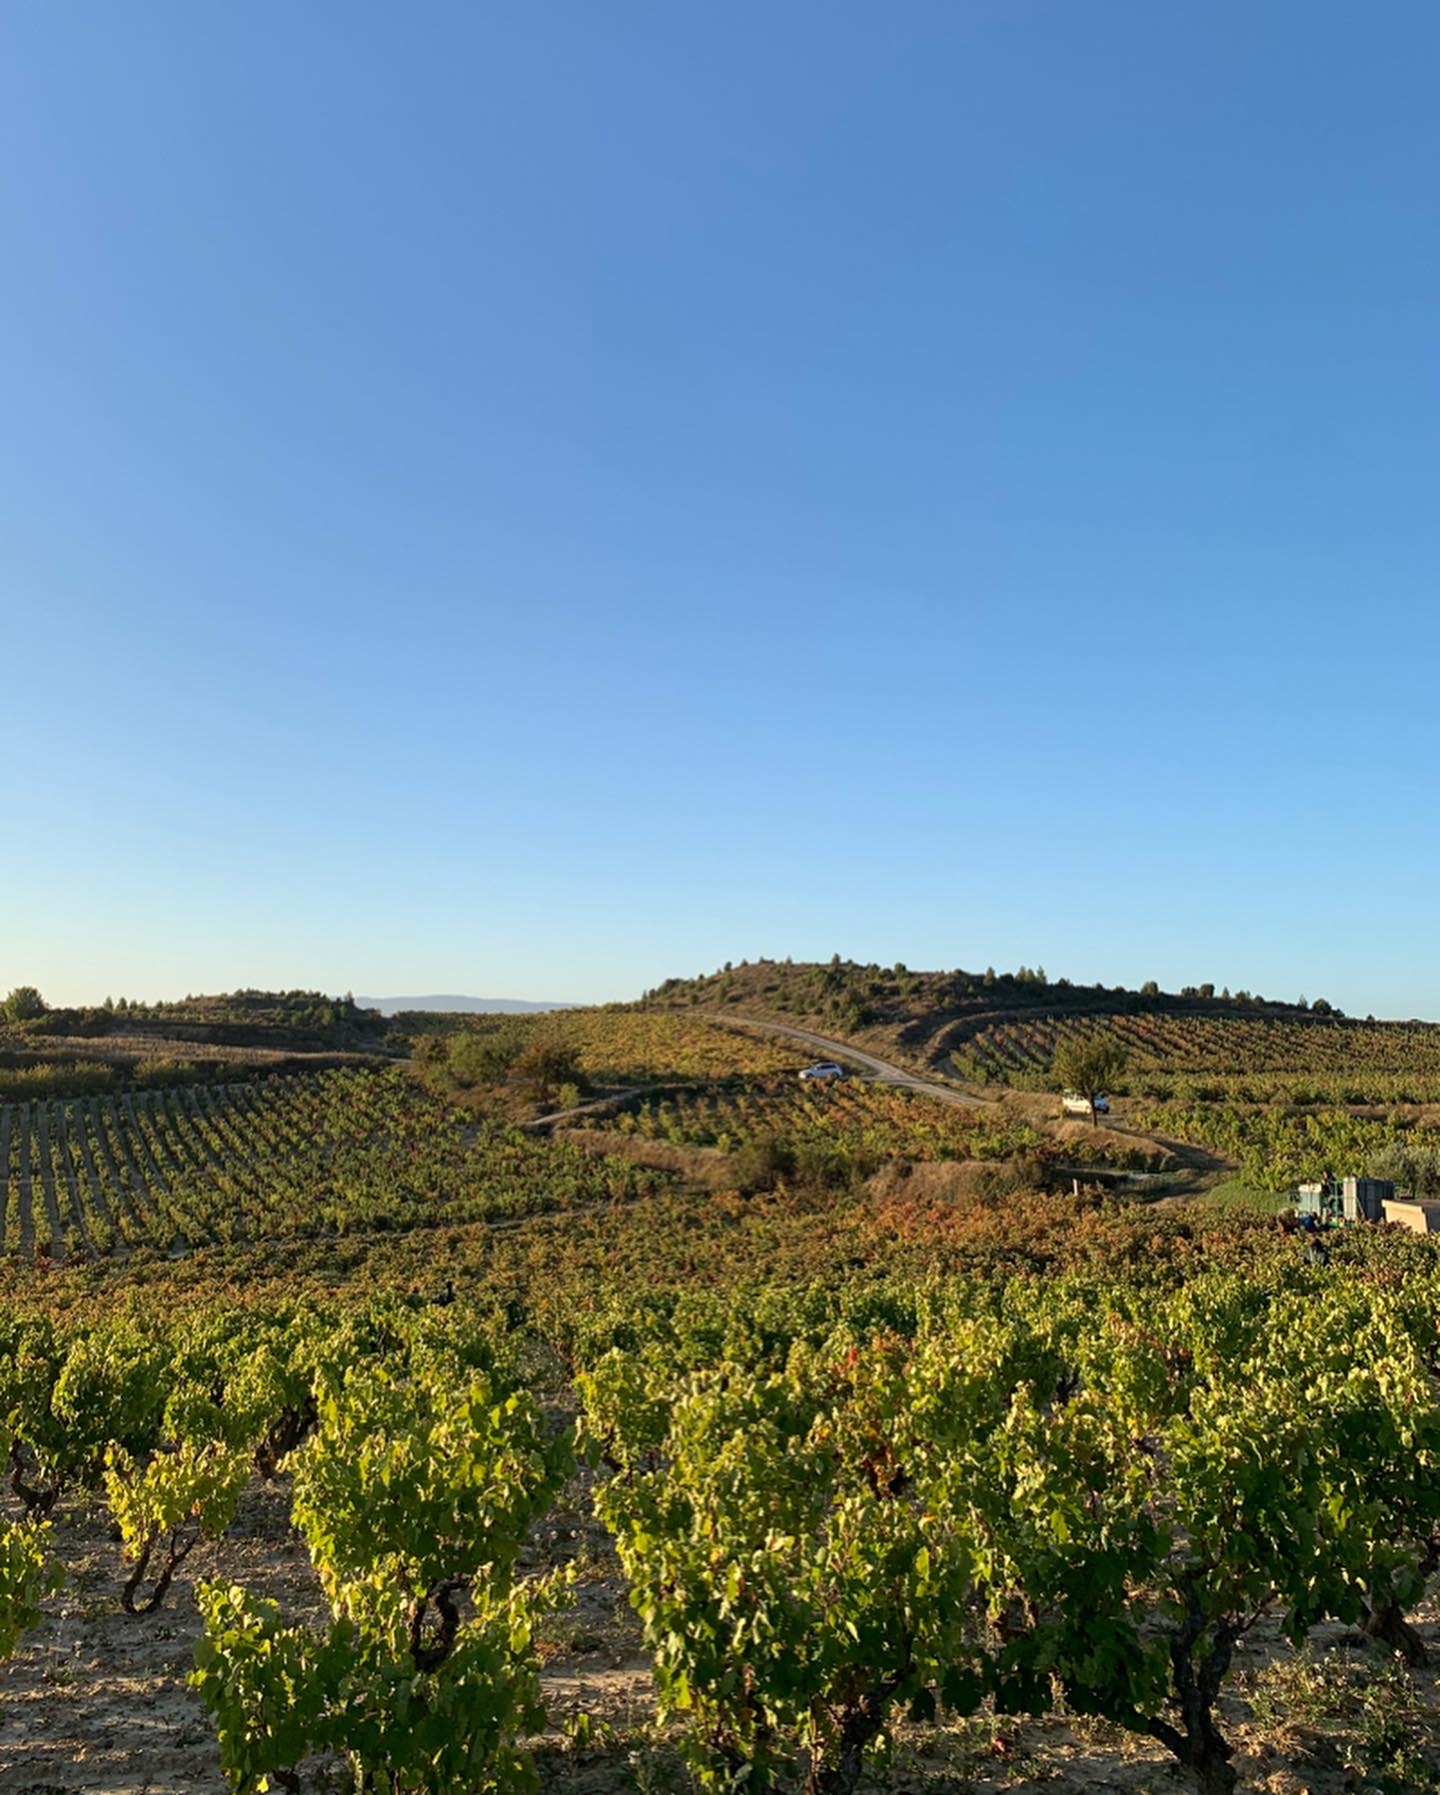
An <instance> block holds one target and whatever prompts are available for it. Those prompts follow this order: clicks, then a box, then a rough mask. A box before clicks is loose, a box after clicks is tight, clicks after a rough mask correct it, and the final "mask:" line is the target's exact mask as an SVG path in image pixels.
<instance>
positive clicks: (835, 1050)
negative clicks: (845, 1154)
mask: <svg viewBox="0 0 1440 1795" xmlns="http://www.w3.org/2000/svg"><path fill="white" fill-rule="evenodd" d="M706 1021H707V1022H714V1023H716V1024H718V1025H719V1026H720V1027H722V1028H742V1029H755V1030H758V1031H759V1032H760V1033H761V1034H767V1035H788V1036H789V1037H790V1039H791V1040H792V1041H803V1042H804V1044H805V1045H806V1046H807V1047H814V1048H818V1049H819V1051H820V1052H822V1053H823V1054H824V1055H825V1056H826V1058H827V1059H832V1060H836V1061H838V1062H839V1063H840V1064H841V1065H844V1064H846V1063H849V1064H850V1065H852V1066H861V1067H863V1068H864V1070H865V1071H866V1072H868V1073H869V1074H870V1076H871V1078H872V1079H873V1080H874V1082H875V1083H876V1084H894V1085H900V1086H902V1087H903V1088H904V1089H905V1090H907V1091H923V1092H924V1094H925V1095H926V1096H927V1097H938V1098H939V1100H940V1101H941V1102H942V1103H951V1104H954V1105H955V1107H956V1108H957V1109H975V1108H977V1107H979V1106H980V1105H982V1104H990V1105H994V1104H997V1103H998V1102H999V1098H997V1097H981V1096H977V1095H976V1093H975V1092H973V1091H968V1090H965V1089H964V1088H963V1087H961V1086H959V1085H951V1084H936V1083H935V1082H934V1081H933V1080H932V1079H928V1078H922V1077H920V1075H919V1074H918V1073H916V1072H907V1071H906V1070H905V1068H904V1067H903V1066H894V1065H891V1063H890V1062H889V1060H881V1059H876V1057H875V1055H874V1054H873V1053H865V1052H863V1051H862V1050H861V1049H860V1048H859V1047H852V1046H851V1045H850V1043H849V1042H848V1041H832V1040H831V1039H830V1038H829V1037H828V1036H827V1035H817V1034H815V1033H814V1032H813V1030H811V1029H808V1028H795V1027H793V1026H792V1025H791V1024H790V1023H788V1022H765V1021H762V1020H761V1019H760V1018H759V1017H758V1016H707V1017H706Z"/></svg>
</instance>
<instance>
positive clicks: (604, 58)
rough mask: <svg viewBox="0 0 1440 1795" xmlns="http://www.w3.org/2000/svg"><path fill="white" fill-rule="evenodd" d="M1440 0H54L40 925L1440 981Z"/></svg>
mask: <svg viewBox="0 0 1440 1795" xmlns="http://www.w3.org/2000/svg"><path fill="white" fill-rule="evenodd" d="M1437 55H1440V15H1437V14H1436V12H1435V10H1434V8H1433V7H1429V6H1421V5H1403V4H1395V5H1391V6H1388V7H1386V8H1383V9H1378V10H1377V9H1374V8H1367V7H1361V6H1359V5H1347V6H1338V5H1330V4H1317V3H1316V0H1306V3H1304V4H1279V3H1273V4H1272V3H1267V4H1266V5H1265V6H1263V7H1255V6H1252V5H1239V4H1219V5H1210V6H1206V7H1203V8H1200V7H1196V8H1189V9H1180V8H1171V7H1156V6H1152V5H1149V4H1144V3H1142V0H1134V3H1132V4H1113V3H1111V4H1105V3H1097V4H1095V5H1087V6H1084V7H1080V6H1069V5H1062V4H1059V3H1058V0H1055V3H1053V4H1048V5H1035V4H1028V3H1026V0H1009V3H1006V4H999V3H998V0H997V3H995V4H989V5H964V4H958V3H956V0H947V3H945V4H939V5H925V4H920V3H918V0H916V3H912V4H909V5H907V6H905V7H901V8H879V7H874V6H857V5H845V4H840V5H836V4H828V3H827V4H826V5H824V6H820V5H798V4H797V5H784V6H775V5H768V4H767V5H759V4H751V5H745V4H741V5H734V6H727V7H723V8H720V7H707V8H702V7H698V6H691V5H685V4H681V5H676V4H664V5H661V4H656V5H653V6H638V5H629V4H623V3H619V0H617V3H616V4H608V5H605V6H603V7H602V6H586V5H580V4H557V5H555V6H544V7H541V6H519V5H513V4H512V5H490V6H481V5H475V4H468V3H467V4H464V5H459V4H457V5H453V6H449V5H425V4H419V5H415V6H408V7H404V8H396V7H392V6H380V5H362V4H355V3H354V0H347V3H346V4H344V5H340V4H322V3H320V0H310V3H309V4H307V5H306V6H304V7H294V6H282V5H279V4H259V5H250V6H246V7H220V6H195V5H192V4H189V3H188V0H187V3H186V4H183V5H182V4H178V3H177V4H173V5H160V4H153V3H146V0H137V4H135V5H131V6H126V7H107V8H87V9H75V8H67V7H60V6H55V5H52V4H50V3H49V0H28V3H27V0H17V3H16V4H12V5H10V6H7V7H6V8H5V9H4V11H3V13H0V242H3V243H4V245H5V251H4V255H3V258H0V626H3V630H0V642H3V645H4V655H3V664H4V669H5V685H4V698H3V702H0V756H3V758H0V766H3V769H4V775H3V776H4V782H5V799H6V802H5V806H4V810H5V819H6V835H5V840H6V854H5V861H6V866H5V877H4V880H3V884H0V987H8V985H10V984H12V983H16V982H19V981H21V980H25V981H26V982H35V983H38V984H39V985H40V986H41V988H42V989H43V990H44V991H45V993H46V995H47V996H49V997H50V998H51V999H52V1001H62V1000H76V999H83V998H92V997H99V996H103V995H104V994H105V993H106V992H114V993H116V994H118V993H120V992H122V991H123V992H125V993H127V994H129V995H134V996H148V997H157V996H165V995H176V994H182V993H184V992H186V991H190V990H199V989H217V988H226V987H230V986H233V985H236V984H279V985H287V986H288V985H295V984H303V985H307V986H308V985H317V986H321V987H324V988H327V989H335V990H343V989H345V988H347V987H348V988H352V989H354V990H357V991H368V992H372V993H379V994H386V993H391V992H426V991H472V992H479V993H482V994H485V995H507V994H508V995H516V996H530V997H554V998H576V999H588V998H606V997H621V996H629V995H633V994H634V993H636V992H637V991H638V990H640V989H641V988H643V987H645V986H647V985H650V984H652V983H655V982H658V981H659V980H660V979H662V978H664V977H665V976H667V975H668V974H670V973H693V972H696V971H700V970H702V969H709V968H711V967H713V966H714V965H716V964H718V963H719V962H721V961H723V960H726V959H737V960H738V959H740V958H742V957H754V956H756V955H758V954H772V955H776V956H783V955H785V954H787V953H790V954H793V955H794V956H795V957H796V958H805V957H812V956H819V957H828V956H829V955H830V954H831V953H832V952H835V951H839V952H841V953H843V954H847V955H853V956H855V957H856V958H859V959H862V960H866V959H872V958H873V959H876V960H880V961H884V962H887V963H888V962H890V961H893V960H895V959H897V958H898V959H903V960H905V961H906V962H908V963H909V964H911V965H915V966H967V967H983V966H985V965H986V964H987V963H994V964H995V965H997V966H1001V967H1005V966H1013V965H1015V964H1018V963H1020V962H1022V961H1023V962H1026V963H1030V964H1034V963H1036V962H1040V963H1043V964H1044V965H1045V966H1046V967H1047V969H1048V970H1049V971H1050V972H1051V973H1052V974H1058V973H1061V972H1064V973H1067V974H1068V975H1069V976H1071V977H1072V978H1075V979H1077V980H1087V981H1088V980H1092V979H1104V980H1105V981H1106V982H1107V983H1115V982H1121V981H1124V982H1138V981H1139V980H1142V979H1145V978H1150V977H1155V978H1158V979H1160V981H1161V982H1162V984H1165V985H1171V986H1174V985H1179V984H1180V983H1186V982H1199V981H1201V980H1205V979H1213V980H1214V981H1215V982H1216V983H1217V984H1221V983H1228V984H1230V985H1232V986H1236V987H1239V986H1247V987H1250V988H1252V989H1258V990H1261V991H1264V992H1266V993H1267V994H1273V995H1277V996H1285V997H1293V996H1295V995H1297V994H1299V993H1300V992H1304V993H1306V994H1307V995H1309V996H1312V997H1313V996H1315V995H1318V994H1322V993H1323V994H1324V995H1326V996H1328V997H1330V998H1331V999H1332V1000H1333V1001H1335V1002H1337V1003H1340V1004H1342V1005H1344V1006H1345V1007H1346V1008H1347V1009H1351V1010H1355V1011H1358V1012H1360V1013H1364V1012H1365V1011H1367V1010H1372V1009H1373V1010H1375V1011H1376V1012H1377V1013H1380V1014H1397V1015H1411V1014H1420V1015H1432V1016H1434V1015H1440V969H1437V967H1436V965H1435V963H1434V961H1433V960H1432V958H1431V956H1430V954H1429V952H1428V951H1427V950H1428V946H1429V939H1430V931H1431V920H1432V913H1433V903H1432V901H1431V896H1430V893H1431V889H1432V887H1433V886H1434V884H1435V881H1436V879H1437V876H1440V836H1437V827H1436V821H1435V816H1434V807H1433V803H1432V796H1431V794H1432V793H1433V792H1434V790H1435V789H1436V775H1437V772H1440V728H1437V723H1436V706H1435V702H1434V688H1435V682H1436V667H1437V653H1436V650H1437V646H1440V642H1437V637H1440V624H1437V621H1436V607H1435V603H1434V599H1435V593H1436V590H1437V574H1440V508H1437V506H1436V504H1435V502H1434V487H1435V478H1436V469H1437V465H1440V458H1437V451H1440V403H1437V399H1440V391H1437V389H1440V330H1437V318H1440V190H1437V188H1436V184H1435V178H1434V176H1435V168H1436V166H1437V157H1440V114H1437V112H1436V109H1435V106H1434V95H1433V81H1434V70H1435V67H1436V66H1437Z"/></svg>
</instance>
